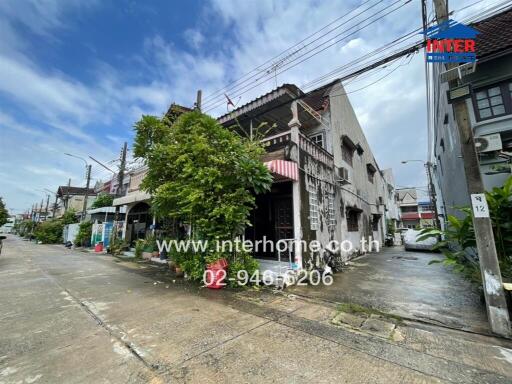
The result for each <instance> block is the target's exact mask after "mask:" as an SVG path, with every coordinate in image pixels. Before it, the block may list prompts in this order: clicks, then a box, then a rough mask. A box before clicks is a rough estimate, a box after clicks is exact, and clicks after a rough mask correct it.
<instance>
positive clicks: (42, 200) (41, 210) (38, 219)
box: [37, 198, 44, 222]
mask: <svg viewBox="0 0 512 384" xmlns="http://www.w3.org/2000/svg"><path fill="white" fill-rule="evenodd" d="M43 203H44V198H43V199H41V206H40V207H39V215H38V216H37V221H38V222H41V212H43Z"/></svg>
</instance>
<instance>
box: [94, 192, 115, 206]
mask: <svg viewBox="0 0 512 384" xmlns="http://www.w3.org/2000/svg"><path fill="white" fill-rule="evenodd" d="M113 202H114V196H112V195H109V194H108V193H100V194H99V195H98V197H96V200H94V202H93V203H92V205H91V208H102V207H110V206H112V203H113Z"/></svg>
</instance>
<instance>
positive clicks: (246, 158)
mask: <svg viewBox="0 0 512 384" xmlns="http://www.w3.org/2000/svg"><path fill="white" fill-rule="evenodd" d="M135 131H136V138H135V144H134V155H135V156H136V157H138V158H143V159H144V161H145V162H146V164H147V166H148V173H147V175H146V177H145V178H144V181H143V182H142V184H141V188H142V189H144V190H146V191H148V192H150V193H151V194H152V195H153V209H154V212H155V213H156V214H157V215H158V216H162V217H173V218H177V219H179V220H181V221H183V222H185V223H190V224H191V225H192V226H193V230H194V233H195V234H196V235H197V236H198V237H200V238H204V239H208V238H211V239H214V238H217V237H218V238H220V239H231V238H233V237H234V236H237V235H240V234H242V233H243V231H244V229H245V227H246V226H247V225H248V224H249V221H248V217H249V213H250V210H251V208H252V207H253V206H254V202H255V198H254V193H262V192H265V191H267V190H268V189H269V188H270V186H271V184H272V176H271V175H270V173H269V171H268V169H267V168H266V167H265V165H264V164H263V163H262V162H261V160H260V159H261V156H262V154H263V153H264V149H263V148H262V146H261V144H260V143H259V142H256V141H251V140H248V139H246V138H242V137H240V136H239V135H238V134H236V133H234V132H233V131H231V130H228V129H226V128H224V127H223V126H221V125H220V124H219V123H218V122H217V121H216V120H215V119H213V118H211V117H209V116H207V115H204V114H201V113H200V112H197V111H194V112H189V113H186V114H183V115H181V116H180V117H179V118H178V119H177V120H176V122H174V123H173V124H171V122H170V121H169V120H168V119H166V118H163V119H159V118H157V117H154V116H143V117H142V119H141V120H140V121H139V122H138V123H137V124H136V125H135ZM253 192H254V193H253Z"/></svg>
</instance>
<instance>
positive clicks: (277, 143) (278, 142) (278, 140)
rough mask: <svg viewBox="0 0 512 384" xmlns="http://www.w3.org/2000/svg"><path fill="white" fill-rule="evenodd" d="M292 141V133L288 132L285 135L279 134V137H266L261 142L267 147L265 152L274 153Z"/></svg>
mask: <svg viewBox="0 0 512 384" xmlns="http://www.w3.org/2000/svg"><path fill="white" fill-rule="evenodd" d="M291 140H292V134H291V131H286V132H283V133H278V134H277V135H272V136H269V137H265V138H264V139H262V140H261V142H262V143H263V145H264V146H265V150H266V151H267V152H272V151H275V150H278V149H281V148H284V147H285V146H286V145H287V144H288V143H289V142H291Z"/></svg>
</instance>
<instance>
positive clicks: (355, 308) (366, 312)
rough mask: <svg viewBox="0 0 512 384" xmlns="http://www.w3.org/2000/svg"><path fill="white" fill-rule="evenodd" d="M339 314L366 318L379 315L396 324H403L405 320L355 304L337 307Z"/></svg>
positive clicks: (343, 304) (344, 304)
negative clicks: (343, 313)
mask: <svg viewBox="0 0 512 384" xmlns="http://www.w3.org/2000/svg"><path fill="white" fill-rule="evenodd" d="M336 309H337V311H338V312H345V313H351V314H353V315H363V316H365V317H370V316H371V315H377V316H380V317H383V318H386V319H388V320H393V321H394V322H396V323H398V324H400V323H402V322H403V319H402V318H401V317H400V316H398V315H393V314H391V313H386V312H381V311H379V310H377V309H374V308H369V307H364V306H362V305H359V304H355V303H341V304H338V306H337V307H336Z"/></svg>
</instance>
